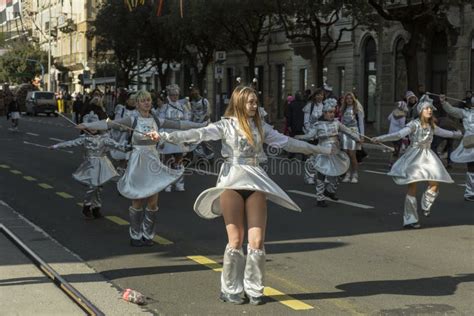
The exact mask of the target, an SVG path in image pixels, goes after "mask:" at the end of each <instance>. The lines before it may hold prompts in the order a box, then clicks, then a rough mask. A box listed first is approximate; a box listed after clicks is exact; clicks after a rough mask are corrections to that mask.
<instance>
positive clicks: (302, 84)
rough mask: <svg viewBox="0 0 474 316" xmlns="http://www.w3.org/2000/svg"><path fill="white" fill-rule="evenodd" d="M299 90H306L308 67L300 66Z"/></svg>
mask: <svg viewBox="0 0 474 316" xmlns="http://www.w3.org/2000/svg"><path fill="white" fill-rule="evenodd" d="M299 81H300V82H299V84H300V90H301V91H302V92H303V91H304V90H306V87H307V86H308V69H306V68H302V69H300V80H299Z"/></svg>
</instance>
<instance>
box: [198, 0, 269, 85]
mask: <svg viewBox="0 0 474 316" xmlns="http://www.w3.org/2000/svg"><path fill="white" fill-rule="evenodd" d="M207 2H208V6H209V7H212V8H213V9H212V10H214V11H213V20H214V22H215V23H214V24H215V28H218V27H220V28H222V32H221V33H222V35H226V36H227V37H226V39H225V42H226V43H227V45H226V47H227V48H236V49H238V50H240V51H242V52H243V53H244V54H245V56H246V57H247V60H248V73H247V74H246V75H247V80H250V79H251V78H253V77H254V76H255V60H256V57H257V52H258V46H259V44H261V43H262V42H263V41H264V40H265V38H266V37H267V36H268V35H269V34H270V32H271V31H272V30H273V27H274V19H273V17H274V14H275V13H276V6H275V2H274V1H272V0H261V1H253V0H228V1H219V0H214V1H207Z"/></svg>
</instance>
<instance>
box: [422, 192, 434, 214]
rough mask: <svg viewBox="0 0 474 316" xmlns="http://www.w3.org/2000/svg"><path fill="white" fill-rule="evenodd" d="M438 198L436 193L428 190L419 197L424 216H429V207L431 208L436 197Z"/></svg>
mask: <svg viewBox="0 0 474 316" xmlns="http://www.w3.org/2000/svg"><path fill="white" fill-rule="evenodd" d="M437 196H438V192H434V191H431V190H430V189H426V191H425V192H424V193H423V196H422V197H421V209H422V210H423V211H425V212H424V214H425V216H428V215H429V214H430V210H431V206H433V203H434V201H435V200H436V197H437Z"/></svg>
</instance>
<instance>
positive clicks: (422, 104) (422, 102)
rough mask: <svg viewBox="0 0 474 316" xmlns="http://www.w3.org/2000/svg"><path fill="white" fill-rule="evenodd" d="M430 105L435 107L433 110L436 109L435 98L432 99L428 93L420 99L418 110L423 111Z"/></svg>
mask: <svg viewBox="0 0 474 316" xmlns="http://www.w3.org/2000/svg"><path fill="white" fill-rule="evenodd" d="M426 107H430V108H431V109H433V111H436V107H435V106H434V105H433V99H431V98H430V97H429V96H428V95H427V94H424V95H422V96H421V98H420V100H419V101H418V104H417V105H416V110H417V111H418V114H420V113H421V111H423V109H424V108H426Z"/></svg>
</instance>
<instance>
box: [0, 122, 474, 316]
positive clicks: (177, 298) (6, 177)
mask: <svg viewBox="0 0 474 316" xmlns="http://www.w3.org/2000/svg"><path fill="white" fill-rule="evenodd" d="M8 127H9V123H8V122H7V121H6V120H5V119H4V118H2V120H0V146H1V150H0V200H4V201H5V202H6V203H8V204H10V205H11V206H12V207H13V208H14V209H16V211H18V212H20V213H22V214H23V215H24V216H25V217H26V218H28V219H29V220H31V221H32V222H33V223H35V224H36V225H38V226H40V227H41V228H43V229H44V230H45V231H46V232H48V233H49V234H50V235H51V236H53V237H54V238H55V239H56V240H57V241H59V242H60V243H61V244H62V245H64V246H65V247H67V248H68V249H70V250H71V251H73V252H74V253H76V254H77V255H79V256H80V257H81V258H82V259H83V260H85V261H86V262H87V263H88V264H89V265H90V266H91V267H92V268H94V269H95V270H96V271H98V272H100V273H101V274H103V275H104V276H105V277H106V278H107V279H109V280H111V281H112V282H113V283H114V284H116V285H117V286H118V287H121V288H133V289H136V290H138V291H140V292H142V293H144V294H145V295H147V296H148V297H150V301H149V302H150V303H149V304H148V309H150V310H151V311H153V312H155V313H162V314H167V315H183V314H192V315H209V314H228V315H234V314H235V315H236V314H243V313H246V314H252V315H254V314H261V315H270V314H271V315H287V314H308V315H314V314H318V315H367V314H368V315H418V314H434V315H436V314H439V315H450V314H452V315H473V314H474V305H473V302H474V283H473V281H474V263H473V262H474V261H473V259H474V256H473V254H474V252H473V250H474V249H473V237H474V231H473V226H472V225H473V223H474V216H473V214H474V204H473V203H472V202H465V201H464V200H463V198H462V194H463V190H464V188H463V187H462V185H463V184H464V172H465V167H464V166H456V167H455V168H454V169H452V170H450V172H451V174H452V176H453V179H454V180H455V182H456V184H451V185H447V184H442V185H441V193H440V196H439V198H438V200H437V201H436V203H435V205H434V207H433V209H432V216H431V217H429V218H422V219H421V224H422V229H420V230H403V229H402V227H401V225H402V212H403V211H402V207H403V202H404V196H405V190H406V188H404V187H400V186H397V185H395V184H394V182H393V181H392V179H391V178H390V177H388V176H387V175H386V174H385V173H386V172H387V171H388V156H387V155H388V154H386V153H382V152H371V153H370V157H369V158H367V159H366V161H365V162H364V164H363V165H362V166H361V169H362V170H361V171H360V179H359V180H360V182H359V184H345V183H344V184H341V186H340V189H339V192H338V194H339V196H340V198H341V199H342V200H343V201H342V203H334V202H329V203H330V206H329V207H328V208H317V207H316V206H315V204H316V201H315V198H314V197H312V196H311V195H312V194H314V187H312V186H309V185H305V184H303V180H302V176H301V175H298V173H299V170H298V168H299V167H298V166H299V163H296V164H295V165H293V167H292V168H293V169H291V168H290V167H288V166H287V165H284V163H283V161H282V160H281V159H272V160H270V162H269V164H268V165H267V168H268V171H269V174H271V176H272V178H273V179H274V180H275V181H276V182H277V183H278V184H280V185H281V187H282V188H283V189H284V190H286V191H287V192H289V195H290V196H291V197H292V198H293V199H294V201H295V202H296V203H297V204H298V205H300V207H301V208H302V209H303V212H302V213H297V212H292V211H288V210H286V209H283V208H281V207H279V206H277V205H274V204H271V203H270V204H269V221H268V232H267V242H266V251H267V267H266V268H267V275H266V282H265V283H266V286H267V287H268V288H267V289H266V292H265V293H266V294H267V296H268V297H267V298H266V304H265V305H263V306H258V307H254V306H249V305H242V306H234V305H229V304H224V303H221V302H219V301H218V299H217V297H218V294H219V289H220V286H219V278H220V274H219V268H220V267H221V262H222V261H221V260H222V253H223V250H224V248H225V244H226V239H225V230H224V225H223V223H222V219H221V218H219V219H215V220H204V219H201V218H200V217H198V216H197V215H196V214H195V213H194V212H193V209H192V207H193V203H194V200H195V198H196V197H197V196H198V194H199V193H200V192H201V191H203V190H204V189H206V188H209V187H211V186H213V185H214V184H215V181H216V176H215V175H214V174H213V170H208V172H206V174H199V175H198V174H197V173H196V171H192V170H189V173H190V175H189V176H187V178H186V192H172V193H162V194H160V202H159V207H160V210H159V217H158V218H159V223H158V225H157V233H158V235H159V236H160V237H161V239H156V241H157V243H156V244H155V245H154V246H153V247H150V248H132V247H130V246H129V244H128V233H127V230H128V226H127V225H126V222H124V221H127V220H128V216H127V212H128V211H127V209H128V205H129V202H128V201H127V200H126V199H124V198H123V197H120V196H119V195H118V194H117V191H116V189H115V185H114V184H113V183H110V184H109V185H107V186H106V187H105V189H104V194H103V203H104V205H103V213H104V215H106V216H108V217H107V218H103V219H100V220H95V221H85V220H83V219H82V217H81V207H80V206H79V205H78V203H80V202H81V200H82V196H83V194H84V190H83V187H82V186H81V185H80V184H78V183H76V182H75V181H74V180H73V179H72V177H71V173H72V172H73V171H74V170H75V169H76V168H77V166H78V165H79V164H80V162H81V160H82V159H81V149H80V148H73V149H67V150H61V151H50V150H48V149H46V148H44V147H41V146H49V145H51V144H54V143H56V142H58V141H59V140H69V139H73V138H75V137H77V135H78V133H77V132H76V130H74V129H73V128H70V127H69V125H68V123H67V122H66V121H64V120H61V118H54V117H37V118H31V117H22V120H21V122H20V131H19V132H12V131H9V130H8ZM201 167H202V166H201ZM199 168H200V167H199ZM419 188H420V189H419V191H420V192H419V194H418V196H419V197H421V194H422V192H423V191H422V189H423V188H424V187H422V185H420V186H419ZM420 216H422V215H421V213H420ZM121 220H122V221H121ZM216 270H217V271H216ZM68 277H73V276H68Z"/></svg>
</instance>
